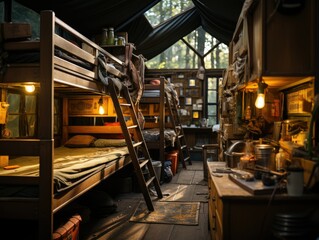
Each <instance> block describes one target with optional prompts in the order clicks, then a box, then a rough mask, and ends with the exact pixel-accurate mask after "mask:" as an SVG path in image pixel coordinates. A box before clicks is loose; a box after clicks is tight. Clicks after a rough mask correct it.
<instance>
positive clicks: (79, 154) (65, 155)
mask: <svg viewBox="0 0 319 240" xmlns="http://www.w3.org/2000/svg"><path fill="white" fill-rule="evenodd" d="M54 154H55V158H54V171H53V173H54V177H53V178H54V191H55V193H59V192H63V191H64V190H66V189H68V188H71V187H72V186H74V185H76V184H78V183H80V182H82V181H84V180H85V179H87V178H88V177H90V176H91V175H93V174H94V173H96V172H99V171H101V170H102V169H104V168H105V167H106V166H107V165H108V164H112V163H113V162H114V161H116V160H119V159H121V158H122V157H124V156H129V152H128V149H127V147H126V146H125V147H106V148H96V147H88V148H67V147H59V148H56V149H55V151H54ZM38 161H39V158H36V157H19V158H15V159H11V160H10V165H19V166H20V167H19V168H17V169H12V170H4V169H1V170H0V177H1V176H39V164H38ZM36 194H37V187H34V188H32V187H31V188H29V187H28V189H26V186H14V187H11V186H10V187H8V186H7V185H0V196H2V197H3V196H5V197H9V196H22V197H32V196H35V195H36Z"/></svg>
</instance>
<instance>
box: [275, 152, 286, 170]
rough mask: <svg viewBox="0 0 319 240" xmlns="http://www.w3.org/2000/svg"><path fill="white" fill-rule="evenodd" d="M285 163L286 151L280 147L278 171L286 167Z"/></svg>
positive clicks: (277, 156)
mask: <svg viewBox="0 0 319 240" xmlns="http://www.w3.org/2000/svg"><path fill="white" fill-rule="evenodd" d="M284 164H285V153H284V150H283V149H282V148H280V149H279V152H278V153H277V154H276V171H281V170H283V169H284Z"/></svg>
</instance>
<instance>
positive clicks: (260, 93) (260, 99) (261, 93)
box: [255, 82, 268, 109]
mask: <svg viewBox="0 0 319 240" xmlns="http://www.w3.org/2000/svg"><path fill="white" fill-rule="evenodd" d="M267 87H268V85H267V84H266V83H264V82H259V83H258V90H257V98H256V102H255V106H256V108H259V109H262V108H263V107H264V106H265V89H266V88H267Z"/></svg>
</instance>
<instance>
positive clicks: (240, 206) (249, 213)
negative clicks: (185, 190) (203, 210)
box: [208, 162, 319, 240]
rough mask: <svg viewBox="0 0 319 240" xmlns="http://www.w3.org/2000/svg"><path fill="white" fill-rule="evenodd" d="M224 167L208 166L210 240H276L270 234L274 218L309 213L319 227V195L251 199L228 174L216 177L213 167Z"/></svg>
mask: <svg viewBox="0 0 319 240" xmlns="http://www.w3.org/2000/svg"><path fill="white" fill-rule="evenodd" d="M223 166H224V163H220V162H208V171H209V174H208V187H209V193H210V195H209V223H210V230H211V235H212V239H213V240H219V239H236V240H237V239H245V240H250V239H251V240H256V239H276V238H274V234H273V232H272V224H273V221H274V218H275V216H276V214H294V213H304V212H307V211H309V212H311V213H312V215H311V220H313V221H314V222H316V223H317V224H318V223H319V221H318V220H319V217H318V216H319V204H318V203H319V195H314V194H304V195H303V196H300V197H291V196H288V195H287V194H286V193H280V194H279V193H278V194H277V193H276V194H275V195H274V198H273V199H272V200H271V194H263V195H253V194H251V193H249V192H248V191H246V190H244V189H243V188H241V187H240V186H239V185H237V184H235V183H234V182H233V181H231V180H230V179H229V176H228V174H221V175H222V177H217V176H216V175H215V174H214V173H213V171H214V169H215V168H216V167H218V168H220V167H223ZM270 200H271V201H270ZM317 226H318V225H317ZM317 229H318V227H317Z"/></svg>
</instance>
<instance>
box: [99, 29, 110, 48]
mask: <svg viewBox="0 0 319 240" xmlns="http://www.w3.org/2000/svg"><path fill="white" fill-rule="evenodd" d="M107 32H108V30H107V28H104V29H103V31H102V35H101V46H103V45H106V44H107V39H108V35H107Z"/></svg>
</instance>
